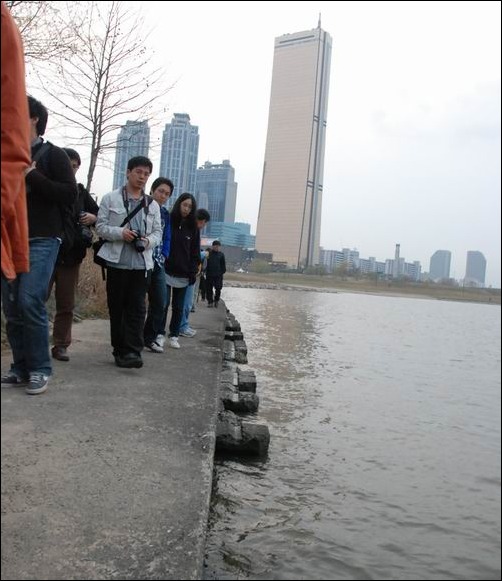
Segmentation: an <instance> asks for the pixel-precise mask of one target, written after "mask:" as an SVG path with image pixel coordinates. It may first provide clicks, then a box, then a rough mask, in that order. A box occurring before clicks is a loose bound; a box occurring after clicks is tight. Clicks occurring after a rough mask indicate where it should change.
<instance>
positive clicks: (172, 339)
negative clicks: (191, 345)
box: [167, 337, 180, 349]
mask: <svg viewBox="0 0 502 581" xmlns="http://www.w3.org/2000/svg"><path fill="white" fill-rule="evenodd" d="M167 341H168V345H169V347H172V348H173V349H179V348H180V344H179V341H178V337H169V339H168V340H167Z"/></svg>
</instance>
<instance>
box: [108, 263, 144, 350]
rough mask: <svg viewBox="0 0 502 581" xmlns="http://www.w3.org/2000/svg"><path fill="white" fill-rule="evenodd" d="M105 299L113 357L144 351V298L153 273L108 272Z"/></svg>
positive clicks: (134, 271)
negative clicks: (108, 315) (108, 314)
mask: <svg viewBox="0 0 502 581" xmlns="http://www.w3.org/2000/svg"><path fill="white" fill-rule="evenodd" d="M106 271H107V272H106V296H107V300H108V312H109V313H110V334H111V341H112V347H113V354H114V355H125V354H127V353H134V354H135V355H139V354H140V353H141V351H142V350H143V347H144V343H143V327H144V324H145V315H146V304H145V297H146V291H147V289H148V285H149V283H150V276H151V273H150V271H149V272H148V275H147V272H146V271H145V270H122V269H120V268H110V267H108V268H107V269H106Z"/></svg>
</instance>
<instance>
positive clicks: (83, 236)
mask: <svg viewBox="0 0 502 581" xmlns="http://www.w3.org/2000/svg"><path fill="white" fill-rule="evenodd" d="M82 216H85V212H80V218H81V217H82ZM78 228H79V236H80V245H81V246H83V247H84V248H90V247H91V246H92V239H93V235H92V230H91V229H90V228H89V226H85V225H84V224H81V223H80V222H79V223H78Z"/></svg>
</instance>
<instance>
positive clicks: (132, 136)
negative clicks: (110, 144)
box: [113, 121, 150, 190]
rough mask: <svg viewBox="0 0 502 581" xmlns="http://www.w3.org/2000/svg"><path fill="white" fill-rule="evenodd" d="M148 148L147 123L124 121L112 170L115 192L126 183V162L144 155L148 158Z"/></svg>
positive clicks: (148, 133) (148, 134)
mask: <svg viewBox="0 0 502 581" xmlns="http://www.w3.org/2000/svg"><path fill="white" fill-rule="evenodd" d="M149 147H150V128H149V127H148V121H126V124H125V125H124V126H123V127H122V129H121V130H120V133H119V136H118V138H117V149H116V151H115V167H114V170H113V189H114V190H116V189H117V188H120V187H121V186H123V185H124V184H125V182H126V172H127V162H128V161H129V160H130V159H131V157H136V156H137V155H144V156H145V157H148V149H149Z"/></svg>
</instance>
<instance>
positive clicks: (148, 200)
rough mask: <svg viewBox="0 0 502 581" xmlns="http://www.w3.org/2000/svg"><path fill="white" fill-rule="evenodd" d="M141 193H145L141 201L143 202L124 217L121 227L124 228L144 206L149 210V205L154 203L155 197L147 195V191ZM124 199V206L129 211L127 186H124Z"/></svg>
mask: <svg viewBox="0 0 502 581" xmlns="http://www.w3.org/2000/svg"><path fill="white" fill-rule="evenodd" d="M141 193H142V195H143V200H142V201H141V204H138V205H137V206H136V207H135V208H134V210H133V211H132V212H131V213H130V214H128V215H127V216H126V217H125V218H124V220H123V221H122V224H121V225H120V228H123V227H124V226H125V225H126V224H127V222H130V221H131V220H132V219H133V218H134V216H136V214H137V213H138V212H139V211H140V210H142V209H143V208H145V210H146V211H148V206H149V205H150V204H151V203H152V201H153V199H152V198H151V197H150V196H147V195H146V194H145V192H141ZM122 201H123V202H124V208H125V209H126V211H127V210H128V209H129V208H128V204H127V189H126V187H125V186H124V187H123V188H122Z"/></svg>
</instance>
